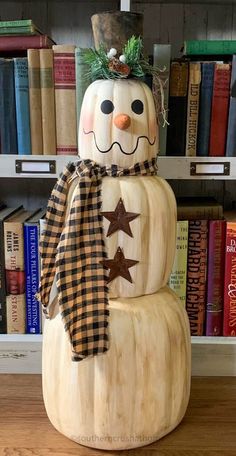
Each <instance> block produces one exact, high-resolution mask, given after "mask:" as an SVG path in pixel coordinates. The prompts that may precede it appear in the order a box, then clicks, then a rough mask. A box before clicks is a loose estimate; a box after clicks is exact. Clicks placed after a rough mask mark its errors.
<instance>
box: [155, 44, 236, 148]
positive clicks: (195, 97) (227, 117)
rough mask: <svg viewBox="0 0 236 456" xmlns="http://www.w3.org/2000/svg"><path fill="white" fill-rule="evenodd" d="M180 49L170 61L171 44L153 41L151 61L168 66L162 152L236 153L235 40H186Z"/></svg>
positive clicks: (161, 141) (165, 74) (161, 137)
mask: <svg viewBox="0 0 236 456" xmlns="http://www.w3.org/2000/svg"><path fill="white" fill-rule="evenodd" d="M184 51H185V54H186V55H184V56H183V58H181V59H174V60H171V46H170V45H161V44H156V45H154V63H155V64H156V65H157V66H159V67H165V68H166V71H165V72H164V73H163V75H162V78H163V80H164V82H165V86H164V94H165V106H166V110H167V112H168V123H169V125H168V127H167V128H163V127H162V126H161V125H160V154H161V155H165V154H166V155H171V156H181V155H185V156H225V155H226V156H236V135H235V126H236V105H235V82H236V55H235V54H236V42H235V41H227V42H226V41H211V40H209V41H187V42H185V46H184ZM207 52H208V54H206V53H207ZM233 52H235V54H233ZM196 59H198V60H196ZM159 96H160V95H159V94H156V93H155V90H154V97H157V101H156V103H157V105H158V99H159Z"/></svg>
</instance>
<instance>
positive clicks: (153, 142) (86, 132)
mask: <svg viewBox="0 0 236 456" xmlns="http://www.w3.org/2000/svg"><path fill="white" fill-rule="evenodd" d="M83 132H84V134H85V135H90V134H92V135H93V137H94V142H95V145H96V148H97V150H99V152H101V154H107V152H110V150H111V149H112V147H113V146H114V145H115V144H117V146H119V148H120V151H121V152H122V154H125V155H133V154H134V153H135V152H136V150H137V148H138V146H139V141H140V139H142V138H144V139H146V140H147V141H148V143H149V144H150V146H153V145H154V144H155V142H156V137H154V139H153V141H150V139H149V138H148V137H147V136H138V138H137V141H136V145H135V148H134V150H133V151H132V152H125V151H124V150H123V149H122V146H121V144H120V143H118V142H117V141H114V142H113V143H112V144H111V146H110V147H109V148H108V149H100V148H99V147H98V145H97V140H96V136H95V133H94V131H93V130H91V131H85V130H84V129H83Z"/></svg>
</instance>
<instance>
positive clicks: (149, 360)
mask: <svg viewBox="0 0 236 456" xmlns="http://www.w3.org/2000/svg"><path fill="white" fill-rule="evenodd" d="M111 57H113V56H111V55H110V56H109V58H111ZM121 60H123V63H124V58H123V59H121ZM157 144H158V136H157V127H156V115H155V108H154V101H153V97H152V93H151V90H150V89H149V87H148V86H147V85H146V84H145V83H144V82H142V81H141V80H138V79H132V78H121V79H107V80H96V81H95V82H93V83H92V84H91V85H90V86H89V87H88V89H87V91H86V93H85V96H84V100H83V105H82V110H81V117H80V127H79V153H80V158H82V159H92V160H94V161H95V162H96V163H99V164H100V165H105V166H110V165H113V164H115V165H118V166H120V167H122V168H129V167H132V166H133V165H135V164H136V163H137V162H139V163H140V162H144V161H147V160H150V159H152V158H153V157H155V155H156V153H157ZM76 185H77V178H75V179H73V180H72V182H71V185H70V189H69V194H68V201H67V211H69V207H70V203H71V201H72V199H73V194H74V191H75V189H76ZM101 212H102V215H103V227H104V238H105V244H106V249H107V260H105V261H104V267H105V268H106V269H107V270H108V271H109V275H108V286H109V299H110V300H109V310H110V316H109V331H110V348H109V350H108V351H107V352H106V353H104V354H102V355H99V356H94V357H92V358H89V359H84V360H83V361H81V362H73V361H72V360H71V345H70V341H69V338H68V336H67V334H66V332H65V330H64V327H63V322H62V318H61V314H60V311H59V309H58V306H57V291H56V287H55V283H54V287H53V289H52V292H51V306H52V308H53V315H52V318H51V319H50V320H47V321H46V322H45V327H44V336H43V397H44V402H45V407H46V410H47V414H48V417H49V419H50V421H51V423H52V424H53V426H54V427H55V428H56V429H57V430H58V431H59V432H61V433H62V434H64V435H65V436H67V437H68V438H70V439H72V440H74V441H75V442H77V443H79V444H82V445H85V446H89V447H94V448H99V449H106V450H120V449H129V448H135V447H139V446H144V445H147V444H150V443H151V442H153V441H155V440H158V439H160V438H161V437H162V436H164V435H166V434H168V433H169V432H170V431H172V430H173V429H174V428H175V427H176V426H177V425H178V424H179V423H180V421H181V420H182V418H183V416H184V414H185V411H186V407H187V404H188V400H189V392H190V370H191V366H190V333H189V322H188V317H187V314H186V312H185V310H184V309H183V307H182V306H181V304H180V301H179V299H178V298H177V296H176V295H175V294H174V292H173V291H172V290H170V288H169V287H168V286H167V281H168V277H169V275H170V272H171V268H172V263H173V259H174V254H175V242H176V202H175V197H174V194H173V192H172V190H171V188H170V186H169V185H168V183H167V182H166V181H165V180H164V179H162V178H161V177H158V176H156V175H155V176H122V177H116V178H114V177H104V178H103V180H102V211H101Z"/></svg>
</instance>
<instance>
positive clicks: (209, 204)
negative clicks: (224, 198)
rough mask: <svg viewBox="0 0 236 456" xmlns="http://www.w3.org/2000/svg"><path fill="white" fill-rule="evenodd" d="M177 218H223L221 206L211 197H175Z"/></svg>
mask: <svg viewBox="0 0 236 456" xmlns="http://www.w3.org/2000/svg"><path fill="white" fill-rule="evenodd" d="M176 200H177V218H178V220H197V219H199V220H209V219H215V220H219V219H222V218H223V206H222V204H219V203H218V201H216V200H215V198H213V197H188V196H185V197H177V198H176Z"/></svg>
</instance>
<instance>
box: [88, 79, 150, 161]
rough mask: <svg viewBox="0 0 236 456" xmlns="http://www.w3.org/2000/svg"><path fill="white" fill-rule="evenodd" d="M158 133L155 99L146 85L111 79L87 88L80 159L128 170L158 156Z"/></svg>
mask: <svg viewBox="0 0 236 456" xmlns="http://www.w3.org/2000/svg"><path fill="white" fill-rule="evenodd" d="M157 134H158V129H157V124H156V113H155V106H154V100H153V96H152V92H151V90H150V89H149V87H148V86H147V85H146V84H145V83H144V82H142V81H141V80H136V79H110V80H109V79H108V80H97V81H95V82H93V83H92V84H91V85H90V86H89V87H88V89H87V91H86V92H85V95H84V99H83V104H82V108H81V114H80V125H79V154H80V157H81V158H84V159H85V158H89V159H92V160H94V161H96V162H97V163H99V164H102V165H111V164H117V165H119V166H121V167H124V168H127V167H130V166H132V165H134V164H135V163H137V162H142V161H144V160H150V159H151V158H152V157H154V156H155V155H156V154H157V144H158V137H157Z"/></svg>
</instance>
